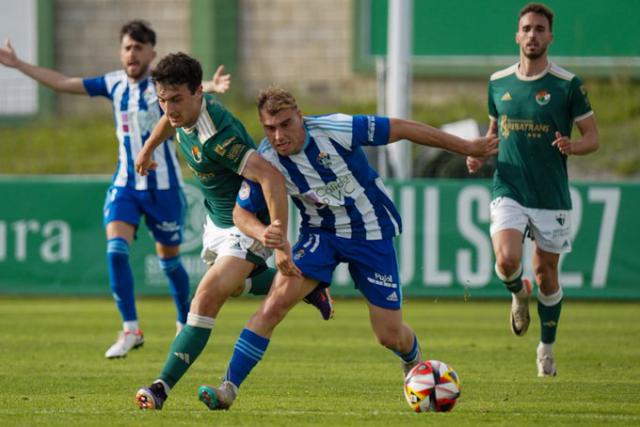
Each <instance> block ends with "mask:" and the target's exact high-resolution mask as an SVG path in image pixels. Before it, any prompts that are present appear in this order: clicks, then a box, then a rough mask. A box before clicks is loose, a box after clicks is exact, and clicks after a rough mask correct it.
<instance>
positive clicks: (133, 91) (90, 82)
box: [83, 70, 182, 190]
mask: <svg viewBox="0 0 640 427" xmlns="http://www.w3.org/2000/svg"><path fill="white" fill-rule="evenodd" d="M83 83H84V87H85V89H86V90H87V92H88V93H89V95H91V96H104V97H106V98H109V99H110V100H111V102H112V104H113V117H114V120H115V125H116V136H117V137H118V142H119V148H118V153H119V154H118V165H117V167H116V171H115V173H114V175H113V185H114V186H116V187H129V188H132V189H136V190H148V189H157V190H167V189H170V188H179V187H180V186H181V185H182V175H181V172H180V167H179V165H178V158H177V157H176V151H175V147H174V145H173V144H172V142H171V140H170V139H169V140H167V141H165V142H163V143H162V144H161V145H160V146H158V148H156V150H155V152H154V157H153V158H154V160H155V161H156V162H158V168H157V169H156V170H155V171H150V173H149V175H147V176H140V175H138V174H136V172H135V169H134V163H135V160H136V156H137V155H138V152H139V151H140V149H141V148H142V145H143V144H144V142H145V141H146V140H147V138H148V137H149V135H150V134H151V131H152V130H153V128H154V126H155V125H156V123H158V120H160V117H162V110H161V108H160V105H159V104H158V97H157V95H156V88H155V86H154V85H153V83H152V82H151V79H150V78H149V77H147V78H145V79H143V80H140V81H139V82H136V83H130V82H129V80H128V78H127V74H126V73H125V72H124V70H120V71H114V72H111V73H108V74H105V75H102V76H98V77H92V78H86V79H84V80H83Z"/></svg>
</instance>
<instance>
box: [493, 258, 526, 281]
mask: <svg viewBox="0 0 640 427" xmlns="http://www.w3.org/2000/svg"><path fill="white" fill-rule="evenodd" d="M519 271H520V259H518V258H517V257H514V256H510V255H499V256H498V257H497V259H496V274H497V275H498V277H499V278H500V279H501V280H503V281H504V280H505V279H508V278H510V277H511V276H513V275H514V274H518V273H519Z"/></svg>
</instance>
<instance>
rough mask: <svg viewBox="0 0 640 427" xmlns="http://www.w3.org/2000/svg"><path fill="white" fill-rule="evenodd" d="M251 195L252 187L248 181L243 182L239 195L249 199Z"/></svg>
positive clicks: (242, 198) (241, 198)
mask: <svg viewBox="0 0 640 427" xmlns="http://www.w3.org/2000/svg"><path fill="white" fill-rule="evenodd" d="M250 195H251V187H250V186H249V184H247V183H246V182H244V181H243V182H242V184H241V185H240V190H239V191H238V197H240V200H247V199H248V198H249V196H250Z"/></svg>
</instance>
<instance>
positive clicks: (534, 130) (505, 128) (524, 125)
mask: <svg viewBox="0 0 640 427" xmlns="http://www.w3.org/2000/svg"><path fill="white" fill-rule="evenodd" d="M550 129H551V125H546V124H543V123H534V122H533V120H518V119H510V118H509V117H508V116H507V115H506V114H503V115H502V116H500V133H501V134H502V136H503V137H504V138H508V137H509V135H510V134H511V132H526V134H527V135H526V136H527V137H528V138H542V137H543V136H544V134H545V133H547V132H549V130H550Z"/></svg>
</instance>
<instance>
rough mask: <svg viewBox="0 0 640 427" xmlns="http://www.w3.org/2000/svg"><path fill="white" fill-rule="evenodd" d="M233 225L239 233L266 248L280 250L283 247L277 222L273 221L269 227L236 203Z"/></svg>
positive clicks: (279, 224) (280, 226) (279, 225)
mask: <svg viewBox="0 0 640 427" xmlns="http://www.w3.org/2000/svg"><path fill="white" fill-rule="evenodd" d="M233 223H234V224H235V225H236V227H238V228H239V229H240V231H242V232H243V233H244V234H246V235H247V236H250V237H253V238H254V239H256V240H259V241H260V243H262V245H263V246H264V247H266V248H272V249H282V248H283V247H284V241H285V240H286V239H285V234H284V232H283V229H282V224H281V223H280V221H279V220H275V221H274V222H272V223H271V224H270V225H265V224H263V223H262V221H260V220H259V219H258V217H256V215H255V214H254V213H253V212H250V211H248V210H247V209H245V208H243V207H242V206H240V205H239V204H237V203H236V205H235V207H234V208H233Z"/></svg>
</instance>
